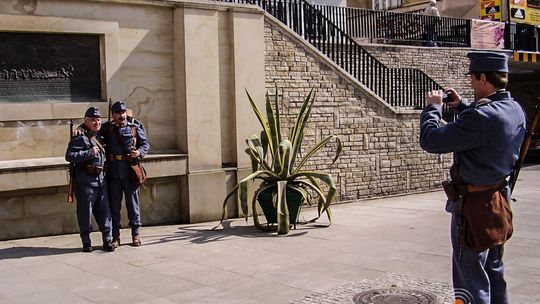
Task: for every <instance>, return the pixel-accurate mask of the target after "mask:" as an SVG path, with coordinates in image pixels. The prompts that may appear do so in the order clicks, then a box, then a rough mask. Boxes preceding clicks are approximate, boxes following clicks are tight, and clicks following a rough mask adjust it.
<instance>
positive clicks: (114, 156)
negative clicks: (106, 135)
mask: <svg viewBox="0 0 540 304" xmlns="http://www.w3.org/2000/svg"><path fill="white" fill-rule="evenodd" d="M107 160H109V161H115V160H129V156H128V155H119V154H109V156H108V157H107Z"/></svg>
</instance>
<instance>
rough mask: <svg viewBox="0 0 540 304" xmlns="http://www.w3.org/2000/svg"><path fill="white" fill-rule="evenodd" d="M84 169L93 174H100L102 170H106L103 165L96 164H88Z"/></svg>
mask: <svg viewBox="0 0 540 304" xmlns="http://www.w3.org/2000/svg"><path fill="white" fill-rule="evenodd" d="M84 169H85V170H86V172H88V173H89V174H93V175H100V174H101V172H103V171H104V170H103V167H100V166H96V165H86V166H84Z"/></svg>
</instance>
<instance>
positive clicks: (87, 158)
mask: <svg viewBox="0 0 540 304" xmlns="http://www.w3.org/2000/svg"><path fill="white" fill-rule="evenodd" d="M82 128H83V135H82V136H78V137H75V138H73V139H72V140H71V141H70V142H69V144H68V148H67V151H66V156H65V158H66V160H67V161H68V162H71V163H74V164H75V166H74V170H75V172H74V192H75V197H76V199H77V221H78V223H79V231H80V234H81V240H82V243H83V251H84V252H91V251H92V250H93V248H92V242H91V241H90V232H91V231H92V223H91V216H92V214H93V215H94V218H95V219H96V222H97V224H98V225H99V229H100V231H101V233H102V238H103V250H105V251H114V247H113V246H112V243H111V241H112V237H111V226H112V225H111V212H110V209H109V200H108V193H107V180H106V179H105V169H104V168H105V159H106V154H105V150H104V148H103V145H102V142H101V137H100V135H99V134H98V131H99V130H100V128H101V113H100V112H99V109H98V108H94V107H90V108H88V110H86V113H85V114H84V124H83V127H82Z"/></svg>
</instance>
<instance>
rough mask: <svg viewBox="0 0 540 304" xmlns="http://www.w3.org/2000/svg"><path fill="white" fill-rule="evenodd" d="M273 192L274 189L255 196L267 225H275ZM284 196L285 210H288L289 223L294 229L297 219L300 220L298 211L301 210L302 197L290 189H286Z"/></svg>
mask: <svg viewBox="0 0 540 304" xmlns="http://www.w3.org/2000/svg"><path fill="white" fill-rule="evenodd" d="M275 190H276V188H268V189H266V190H263V191H261V192H260V193H259V195H258V196H257V201H258V202H259V205H260V206H261V208H262V210H263V213H264V217H265V218H266V222H267V224H275V223H277V208H276V207H274V203H273V202H272V197H273V195H274V193H275ZM286 195H287V208H288V209H289V223H290V224H292V225H293V227H294V228H295V229H296V223H298V219H299V218H300V210H301V209H302V203H303V202H304V197H303V196H302V194H301V193H300V192H298V191H294V190H290V189H287V194H286Z"/></svg>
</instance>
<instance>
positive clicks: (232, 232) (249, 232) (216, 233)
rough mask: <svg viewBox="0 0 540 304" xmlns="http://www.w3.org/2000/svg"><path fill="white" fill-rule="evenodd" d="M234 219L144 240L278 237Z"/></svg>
mask: <svg viewBox="0 0 540 304" xmlns="http://www.w3.org/2000/svg"><path fill="white" fill-rule="evenodd" d="M232 222H234V220H230V221H223V223H222V226H223V228H216V229H215V230H212V229H208V228H206V227H204V228H203V227H201V226H197V225H192V226H182V227H179V228H178V231H177V232H175V233H174V234H173V235H168V236H161V237H160V238H159V239H158V240H156V241H150V242H146V244H148V245H150V244H159V243H165V242H174V241H189V242H191V243H194V244H205V243H210V242H217V241H221V240H225V239H227V238H229V237H232V236H234V237H244V238H275V237H278V235H277V233H276V232H275V231H268V232H266V231H260V230H257V229H256V228H255V227H254V226H236V227H233V226H231V223H232ZM310 228H315V227H309V226H303V227H302V231H299V230H291V231H290V232H289V234H287V235H284V236H279V237H297V236H302V235H305V234H306V233H307V231H305V230H306V229H310Z"/></svg>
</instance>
